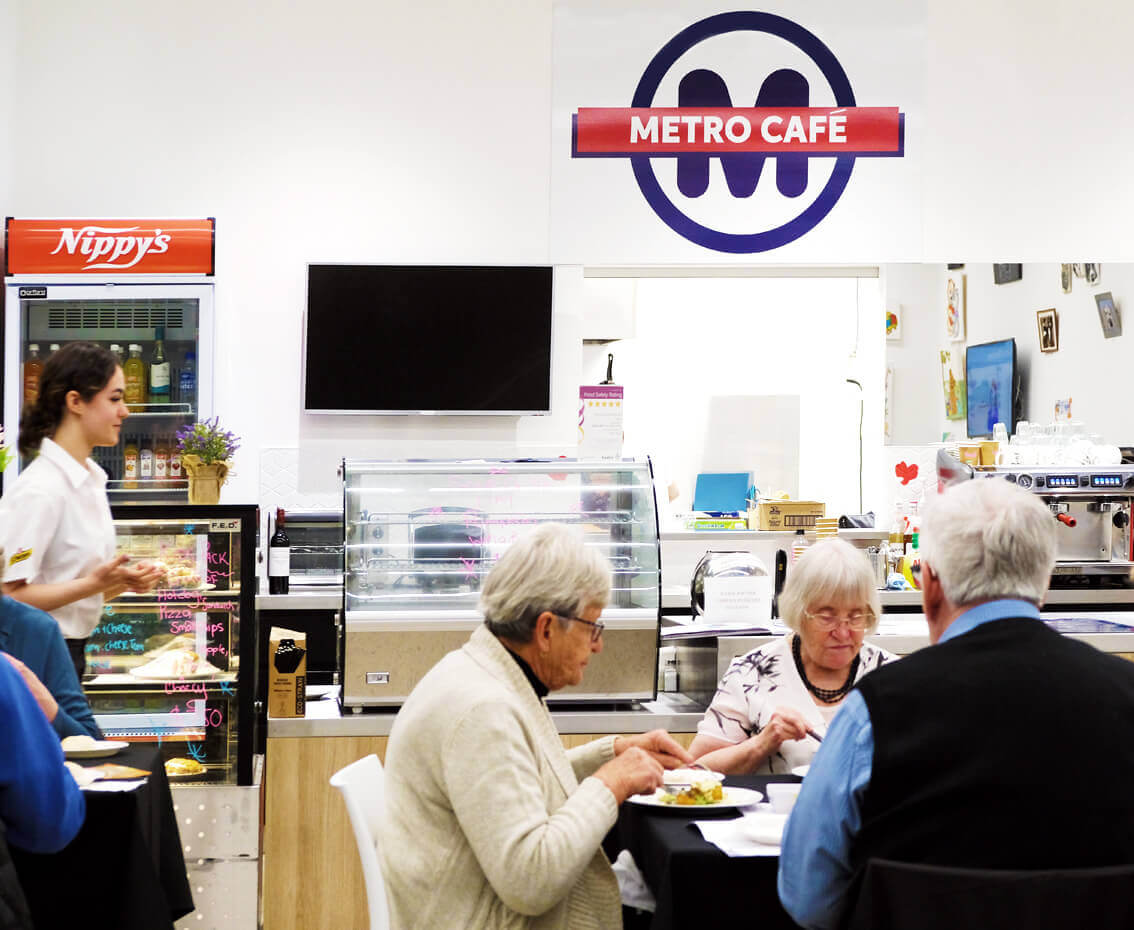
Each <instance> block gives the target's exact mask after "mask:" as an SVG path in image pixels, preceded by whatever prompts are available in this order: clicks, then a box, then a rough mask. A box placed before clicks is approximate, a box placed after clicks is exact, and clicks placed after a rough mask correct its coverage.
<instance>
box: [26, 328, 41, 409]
mask: <svg viewBox="0 0 1134 930" xmlns="http://www.w3.org/2000/svg"><path fill="white" fill-rule="evenodd" d="M41 374H43V359H41V358H40V357H39V344H38V343H35V342H33V343H32V344H31V345H29V346H28V357H27V360H26V361H25V362H24V403H25V404H34V403H35V399H36V398H37V397H39V376H40V375H41Z"/></svg>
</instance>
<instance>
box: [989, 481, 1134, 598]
mask: <svg viewBox="0 0 1134 930" xmlns="http://www.w3.org/2000/svg"><path fill="white" fill-rule="evenodd" d="M974 477H976V478H978V479H979V478H992V477H1000V478H1004V479H1006V480H1008V481H1011V482H1013V483H1014V484H1016V485H1017V486H1018V487H1021V488H1023V489H1024V490H1026V491H1031V492H1032V493H1033V494H1037V495H1039V496H1040V498H1041V499H1042V500H1043V502H1044V503H1045V504H1047V506H1048V509H1050V510H1051V514H1052V519H1053V520H1055V521H1057V524H1058V525H1057V532H1056V564H1055V571H1054V573H1053V575H1052V580H1051V584H1052V587H1053V588H1059V587H1075V586H1079V585H1129V584H1130V582H1129V575H1130V569H1131V567H1132V566H1134V550H1132V548H1131V531H1130V519H1131V510H1132V507H1134V465H1108V466H1097V467H1096V466H1087V465H1082V466H1074V467H1070V468H1055V467H1050V466H1048V467H1045V466H1040V465H1036V466H1021V465H1010V466H1001V467H997V468H994V469H988V470H981V471H979V472H977V473H976V474H975V476H974Z"/></svg>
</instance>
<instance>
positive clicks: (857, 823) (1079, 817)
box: [779, 478, 1134, 930]
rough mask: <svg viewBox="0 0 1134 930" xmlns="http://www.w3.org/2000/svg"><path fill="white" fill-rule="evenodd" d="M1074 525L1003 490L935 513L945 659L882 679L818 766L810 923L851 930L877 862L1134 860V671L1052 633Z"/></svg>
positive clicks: (799, 846) (791, 878)
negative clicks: (1063, 556) (864, 881)
mask: <svg viewBox="0 0 1134 930" xmlns="http://www.w3.org/2000/svg"><path fill="white" fill-rule="evenodd" d="M1057 526H1058V525H1057V523H1056V521H1055V520H1054V519H1053V517H1052V514H1051V512H1050V511H1049V510H1048V509H1047V507H1046V506H1044V504H1043V503H1042V502H1041V501H1040V500H1039V499H1038V498H1037V497H1036V496H1035V495H1033V494H1030V493H1028V492H1026V491H1023V490H1021V489H1020V488H1018V487H1017V486H1016V485H1014V484H1011V483H1009V482H1007V481H1005V480H1003V479H1001V478H982V479H979V480H973V481H968V482H965V483H963V484H960V485H957V486H955V487H952V488H950V489H948V490H947V491H946V492H945V493H944V494H942V495H941V496H940V497H938V498H937V499H936V500H935V501H932V502H931V504H930V506H929V507H928V508H927V509H926V511H925V512H924V514H923V519H922V532H921V536H920V543H921V553H922V555H921V581H922V603H923V608H924V611H925V617H926V621H927V623H928V625H929V640H930V643H931V645H930V646H929V647H928V648H925V649H921V650H918V651H916V652H914V653H913V654H911V655H909V656H907V657H906V658H904V659H902V660H901V661H899V662H894V663H891V664H889V665H886V666H883V667H882V668H879V669H877V670H875V671H874V672H873V673H871V674H870V675H868V676H866V677H865V678H864V679H863V680H862V681H861V683H860V684H859V685H858V687H857V688H856V689H855V690H854V691H853V692H851V694H850V695H849V696H848V698H847V699H846V701H845V702H844V704H843V708H842V710H841V711H840V712H839V714H838V715H837V716H836V717H835V719H834V721H833V723H832V725H831V727H830V729H829V730H828V733H827V737H826V739H825V740H824V741H823V745H822V746H821V747H820V749H819V751H818V752H817V753H816V755H815V758H814V760H813V761H812V764H811V768H810V771H809V772H808V774H807V777H806V778H805V779H804V782H803V787H802V789H801V791H800V794H799V798H798V800H797V801H796V804H795V807H794V808H793V810H792V813H791V816H790V818H789V820H788V823H787V827H786V829H785V831H784V837H783V846H782V853H781V856H780V865H779V894H780V900H781V902H782V903H783V906H784V909H785V910H786V911H787V912H788V914H790V915H791V917H792V918H793V919H794V920H795V921H796V922H797V923H799V924H800V925H801V926H803V927H806V928H815V930H819V928H823V930H825V928H833V927H836V926H838V925H840V923H841V922H842V921H843V920H844V918H845V916H846V914H847V913H848V911H849V909H850V908H851V907H853V905H854V903H855V902H854V900H852V899H853V898H854V893H853V889H854V888H855V880H856V877H857V876H858V875H860V874H861V873H862V872H863V870H864V869H865V867H866V864H867V862H868V861H869V860H870V859H871V858H877V859H886V860H892V861H897V862H904V863H915V864H924V865H936V866H950V867H955V868H970V869H984V870H999V869H1021V870H1042V869H1075V868H1090V867H1096V866H1106V865H1116V864H1121V863H1129V862H1134V830H1131V829H1130V824H1131V823H1134V792H1131V791H1130V787H1129V786H1130V785H1131V784H1132V783H1134V741H1132V740H1128V739H1125V738H1123V737H1122V735H1123V734H1125V733H1127V732H1128V731H1129V723H1130V721H1131V720H1134V663H1130V662H1127V661H1125V660H1123V659H1120V658H1118V657H1116V656H1111V655H1107V654H1105V653H1102V652H1099V651H1098V650H1096V649H1094V648H1093V647H1091V646H1088V645H1086V644H1085V643H1081V642H1078V641H1075V640H1073V639H1070V638H1069V637H1065V636H1062V635H1060V634H1059V633H1056V632H1054V631H1053V630H1051V629H1049V628H1048V627H1047V626H1046V625H1044V624H1043V623H1042V622H1041V621H1040V619H1039V616H1040V614H1039V606H1040V604H1041V603H1042V602H1043V598H1044V596H1045V594H1046V591H1047V586H1048V583H1049V581H1050V578H1051V571H1052V568H1053V567H1054V564H1055V549H1056V537H1055V533H1056V532H1057ZM1059 529H1060V530H1061V529H1062V528H1059ZM1083 786H1089V790H1082V789H1083ZM863 904H864V907H865V906H866V905H867V904H868V902H863ZM867 909H868V908H867Z"/></svg>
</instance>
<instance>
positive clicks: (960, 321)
mask: <svg viewBox="0 0 1134 930" xmlns="http://www.w3.org/2000/svg"><path fill="white" fill-rule="evenodd" d="M945 335H946V336H948V337H949V339H951V340H952V341H953V342H964V341H965V276H964V275H963V274H951V275H949V277H948V278H947V279H946V281H945Z"/></svg>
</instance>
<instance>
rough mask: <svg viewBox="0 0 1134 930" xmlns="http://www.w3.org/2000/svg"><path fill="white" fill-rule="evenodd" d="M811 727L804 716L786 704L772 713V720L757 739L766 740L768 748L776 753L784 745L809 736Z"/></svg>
mask: <svg viewBox="0 0 1134 930" xmlns="http://www.w3.org/2000/svg"><path fill="white" fill-rule="evenodd" d="M809 726H810V724H809V723H808V722H807V718H806V717H804V716H803V714H801V713H800V712H799V711H798V710H796V709H795V708H794V707H790V706H788V705H786V704H784V705H781V706H780V707H777V708H776V709H775V710H774V711H772V719H771V720H769V721H768V723H767V725H766V726H765V727H764V729H763V730H761V731H760V733H759V736H757V739H762V740H765V742H766V745H767V748H768V749H769V750H770V751H772V752H775V751H776V750H777V749H779V748H780V745H781V744H782V743H786V742H787V741H788V740H793V739H803V738H804V737H805V736H807V728H808V727H809Z"/></svg>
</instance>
